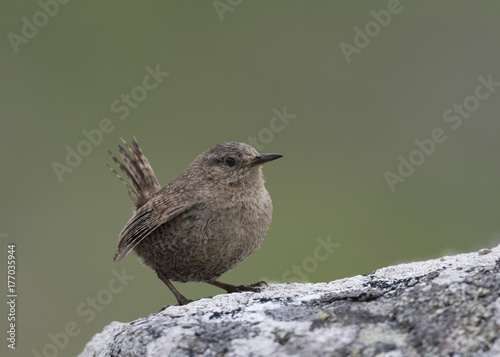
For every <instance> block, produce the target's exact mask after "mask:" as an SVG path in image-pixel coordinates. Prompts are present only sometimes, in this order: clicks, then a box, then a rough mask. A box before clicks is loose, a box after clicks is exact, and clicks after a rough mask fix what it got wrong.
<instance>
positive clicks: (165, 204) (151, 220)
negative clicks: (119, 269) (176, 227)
mask: <svg viewBox="0 0 500 357" xmlns="http://www.w3.org/2000/svg"><path fill="white" fill-rule="evenodd" d="M167 188H168V186H167V187H166V188H165V189H167ZM195 204H196V200H194V199H193V197H192V196H191V195H190V193H189V192H188V191H183V190H181V191H178V192H172V191H170V192H168V193H167V192H165V193H164V194H159V195H157V196H156V197H153V198H152V199H151V200H149V201H148V202H147V203H146V204H145V205H143V206H142V207H141V208H139V209H138V210H137V211H136V212H135V214H134V215H133V216H132V218H130V220H129V221H128V222H127V224H126V225H125V227H124V228H123V230H122V231H121V233H120V236H119V240H118V250H117V251H116V254H115V257H114V258H113V261H114V262H118V261H120V260H121V259H122V258H123V257H124V256H125V255H127V253H128V252H130V250H132V249H133V248H134V247H135V246H136V245H137V244H139V243H140V242H141V241H142V240H143V239H144V238H146V237H147V236H148V235H149V234H151V233H152V232H153V231H154V230H155V229H156V228H158V227H159V226H161V225H162V224H163V223H166V222H168V221H170V220H171V219H172V218H174V217H175V216H177V215H179V214H180V213H182V212H185V211H187V210H188V209H190V208H191V207H193V206H194V205H195Z"/></svg>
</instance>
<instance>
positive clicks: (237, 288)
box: [207, 280, 267, 293]
mask: <svg viewBox="0 0 500 357" xmlns="http://www.w3.org/2000/svg"><path fill="white" fill-rule="evenodd" d="M207 283H209V284H212V285H214V286H217V287H218V288H221V289H224V290H226V291H227V292H228V293H241V292H242V291H252V292H254V293H260V287H261V286H263V285H267V283H266V282H265V281H259V282H258V283H254V284H249V285H231V284H226V283H223V282H221V281H217V280H212V281H208V282H207Z"/></svg>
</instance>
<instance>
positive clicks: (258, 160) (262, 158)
mask: <svg viewBox="0 0 500 357" xmlns="http://www.w3.org/2000/svg"><path fill="white" fill-rule="evenodd" d="M280 157H283V155H281V154H259V155H257V156H255V159H253V160H252V161H250V162H249V163H248V164H245V165H244V166H250V167H252V166H257V165H262V164H265V163H266V162H269V161H273V160H276V159H279V158H280Z"/></svg>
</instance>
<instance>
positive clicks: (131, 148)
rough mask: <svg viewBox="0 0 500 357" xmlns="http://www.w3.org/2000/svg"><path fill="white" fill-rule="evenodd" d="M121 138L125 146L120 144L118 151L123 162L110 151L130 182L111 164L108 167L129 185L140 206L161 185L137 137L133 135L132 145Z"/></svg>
mask: <svg viewBox="0 0 500 357" xmlns="http://www.w3.org/2000/svg"><path fill="white" fill-rule="evenodd" d="M121 140H122V142H123V144H124V146H125V148H123V147H122V146H121V145H118V151H119V152H120V155H121V158H122V160H123V162H122V161H120V160H119V159H118V158H117V157H116V156H115V155H114V154H113V153H112V152H111V151H109V150H108V153H109V154H110V155H111V158H112V159H113V161H114V162H115V164H116V165H117V166H118V167H119V168H120V170H121V171H122V172H123V174H124V175H125V176H126V178H127V179H128V180H129V181H130V183H128V182H127V181H125V180H124V179H123V178H122V177H121V176H120V175H119V174H118V172H116V170H115V169H113V168H112V167H111V166H109V165H108V167H109V168H110V169H111V171H113V172H114V173H115V174H116V176H118V178H119V179H120V181H122V182H123V183H124V184H125V185H126V186H127V188H128V190H129V194H130V197H131V199H132V201H133V202H134V205H135V207H136V208H140V207H142V206H143V205H144V204H145V203H146V202H148V201H149V200H150V199H151V197H152V196H153V195H154V193H156V192H157V191H158V190H160V189H161V186H160V184H159V182H158V179H157V178H156V176H155V174H154V172H153V168H152V167H151V164H150V163H149V161H148V159H147V158H146V156H144V154H143V153H142V150H141V148H140V147H139V144H138V143H137V140H136V139H135V137H132V145H130V144H128V143H127V142H126V141H125V140H123V139H121Z"/></svg>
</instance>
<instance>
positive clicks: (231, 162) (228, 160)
mask: <svg viewBox="0 0 500 357" xmlns="http://www.w3.org/2000/svg"><path fill="white" fill-rule="evenodd" d="M225 161H226V164H227V166H234V164H236V160H235V159H234V158H232V157H231V156H228V157H226V159H225Z"/></svg>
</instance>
